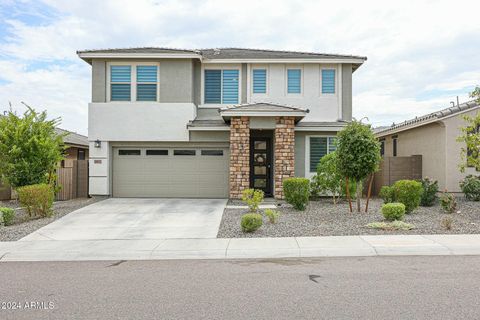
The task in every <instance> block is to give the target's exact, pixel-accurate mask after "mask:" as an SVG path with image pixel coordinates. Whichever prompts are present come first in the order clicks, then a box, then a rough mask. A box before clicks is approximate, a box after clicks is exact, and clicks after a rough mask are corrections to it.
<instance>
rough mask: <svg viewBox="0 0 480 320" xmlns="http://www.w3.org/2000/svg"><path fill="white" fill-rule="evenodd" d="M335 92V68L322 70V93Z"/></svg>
mask: <svg viewBox="0 0 480 320" xmlns="http://www.w3.org/2000/svg"><path fill="white" fill-rule="evenodd" d="M334 93H335V69H323V70H322V94H334Z"/></svg>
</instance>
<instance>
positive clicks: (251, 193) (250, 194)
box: [242, 189, 264, 212]
mask: <svg viewBox="0 0 480 320" xmlns="http://www.w3.org/2000/svg"><path fill="white" fill-rule="evenodd" d="M263 197H264V193H263V191H262V190H255V189H245V190H243V192H242V201H243V202H245V203H246V204H247V206H248V209H249V210H250V212H257V211H258V206H259V205H260V203H262V201H263Z"/></svg>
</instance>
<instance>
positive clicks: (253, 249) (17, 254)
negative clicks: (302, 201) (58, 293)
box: [0, 234, 480, 261]
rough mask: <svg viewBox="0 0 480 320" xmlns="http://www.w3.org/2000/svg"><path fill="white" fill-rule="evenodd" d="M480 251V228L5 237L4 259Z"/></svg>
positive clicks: (1, 258)
mask: <svg viewBox="0 0 480 320" xmlns="http://www.w3.org/2000/svg"><path fill="white" fill-rule="evenodd" d="M392 255H480V234H474V235H381V236H344V237H296V238H233V239H166V240H70V241H16V242H0V261H87V260H161V259H242V258H299V257H344V256H392Z"/></svg>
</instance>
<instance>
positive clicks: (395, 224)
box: [367, 221, 415, 231]
mask: <svg viewBox="0 0 480 320" xmlns="http://www.w3.org/2000/svg"><path fill="white" fill-rule="evenodd" d="M367 228H370V229H381V230H386V231H392V230H412V229H415V226H414V225H413V224H410V223H406V222H403V221H392V222H372V223H369V224H367Z"/></svg>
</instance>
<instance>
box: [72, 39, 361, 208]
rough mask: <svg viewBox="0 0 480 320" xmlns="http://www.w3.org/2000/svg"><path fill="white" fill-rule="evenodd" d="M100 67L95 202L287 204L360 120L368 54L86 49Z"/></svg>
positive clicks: (95, 101)
mask: <svg viewBox="0 0 480 320" xmlns="http://www.w3.org/2000/svg"><path fill="white" fill-rule="evenodd" d="M78 55H79V56H80V58H82V59H83V60H84V61H86V62H88V63H89V64H90V65H91V66H92V102H91V103H90V104H89V128H88V137H89V141H90V194H92V195H110V196H113V197H202V198H220V197H230V198H239V197H241V192H242V190H244V189H245V188H256V189H262V190H264V191H265V193H266V194H267V195H270V196H274V197H275V198H280V199H281V198H282V197H283V190H282V181H283V179H285V178H287V177H292V176H300V177H311V176H312V175H313V174H314V172H315V168H316V165H317V163H318V161H319V159H320V158H321V157H322V156H323V155H325V154H327V153H329V152H331V151H332V150H334V149H335V144H334V138H335V135H336V133H337V131H339V130H341V129H342V127H343V126H344V125H345V124H346V123H347V122H349V121H351V119H352V74H353V72H354V71H355V70H356V69H357V68H358V67H360V66H361V65H362V63H363V62H365V60H366V58H365V57H359V56H350V55H336V54H321V53H308V52H290V51H274V50H254V49H236V48H225V49H204V50H177V49H164V48H131V49H108V50H88V51H79V52H78Z"/></svg>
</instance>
